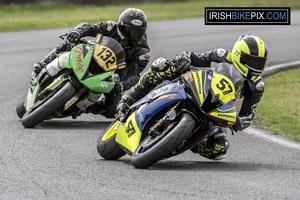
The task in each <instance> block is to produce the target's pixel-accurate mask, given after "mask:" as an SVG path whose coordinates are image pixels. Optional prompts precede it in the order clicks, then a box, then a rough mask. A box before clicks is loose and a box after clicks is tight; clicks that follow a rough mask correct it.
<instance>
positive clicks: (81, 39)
mask: <svg viewBox="0 0 300 200" xmlns="http://www.w3.org/2000/svg"><path fill="white" fill-rule="evenodd" d="M67 36H68V33H65V34H63V35H60V36H59V38H60V39H62V40H65V41H67ZM78 43H84V44H88V43H89V41H88V40H86V39H84V38H80V39H79V41H78Z"/></svg>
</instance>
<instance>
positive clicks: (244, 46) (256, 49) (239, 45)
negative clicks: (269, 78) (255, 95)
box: [232, 35, 268, 79]
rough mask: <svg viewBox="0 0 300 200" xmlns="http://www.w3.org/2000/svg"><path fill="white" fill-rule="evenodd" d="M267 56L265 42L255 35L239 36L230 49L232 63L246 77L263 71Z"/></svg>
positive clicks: (249, 77) (257, 74)
mask: <svg viewBox="0 0 300 200" xmlns="http://www.w3.org/2000/svg"><path fill="white" fill-rule="evenodd" d="M267 56H268V49H267V46H266V44H265V43H264V42H263V41H262V40H261V39H260V38H259V37H257V36H253V35H244V36H240V37H239V39H238V41H236V43H235V44H234V46H233V49H232V63H233V64H234V66H235V67H236V68H237V69H238V70H239V71H240V72H241V74H242V75H243V76H244V77H245V78H248V79H251V78H252V76H259V75H261V73H262V72H263V71H264V68H265V65H266V61H267Z"/></svg>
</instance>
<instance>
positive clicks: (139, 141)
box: [97, 63, 243, 168]
mask: <svg viewBox="0 0 300 200" xmlns="http://www.w3.org/2000/svg"><path fill="white" fill-rule="evenodd" d="M242 84H243V76H242V75H241V74H240V72H239V71H238V70H236V69H235V67H234V66H233V65H232V64H225V63H221V64H218V65H216V66H215V67H214V68H212V69H211V68H210V69H208V70H205V69H202V70H199V69H197V70H192V71H190V72H188V73H186V74H184V75H182V76H180V77H179V79H177V80H176V81H173V82H171V83H170V84H168V85H166V86H164V87H161V88H159V89H156V90H153V91H152V92H150V93H149V94H148V95H147V96H145V97H144V98H142V99H141V100H139V101H138V102H136V103H135V104H133V105H132V106H131V107H130V109H129V111H128V112H127V114H126V116H125V118H123V120H122V121H119V120H118V119H116V120H115V121H114V122H112V123H111V125H110V126H109V127H108V128H107V129H106V130H105V131H104V132H103V133H102V134H101V135H100V137H99V139H98V141H97V150H98V153H99V154H100V156H101V157H103V158H104V159H107V160H116V159H119V158H121V157H122V156H124V155H125V154H128V155H130V156H131V163H132V165H134V166H135V167H136V168H147V167H149V166H150V165H152V164H154V163H156V162H157V161H159V160H161V159H165V158H169V157H172V156H176V155H178V154H180V153H183V152H184V151H186V150H188V149H191V148H192V147H194V146H195V145H196V144H197V143H199V142H200V141H203V140H204V139H205V138H207V137H209V136H210V135H211V134H212V133H211V131H210V130H211V128H212V127H214V126H222V127H230V126H231V125H233V124H234V123H235V122H236V115H237V114H236V107H235V105H234V100H235V95H236V94H237V93H238V91H240V89H241V88H242Z"/></svg>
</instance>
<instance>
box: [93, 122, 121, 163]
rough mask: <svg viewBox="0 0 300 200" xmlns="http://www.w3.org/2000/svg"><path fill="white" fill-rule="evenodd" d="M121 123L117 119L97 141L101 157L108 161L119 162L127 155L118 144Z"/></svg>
mask: <svg viewBox="0 0 300 200" xmlns="http://www.w3.org/2000/svg"><path fill="white" fill-rule="evenodd" d="M119 123H120V121H119V120H117V119H115V120H114V121H113V122H112V123H111V124H110V125H109V127H108V128H107V129H106V130H105V131H103V132H102V134H101V135H100V136H99V138H98V140H97V150H98V153H99V155H100V156H101V157H102V158H104V159H106V160H117V159H119V158H121V157H122V156H124V155H125V152H124V151H123V150H122V149H121V147H120V146H119V144H118V143H117V142H116V133H117V127H118V125H119Z"/></svg>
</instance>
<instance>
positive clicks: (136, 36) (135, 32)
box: [125, 26, 146, 44]
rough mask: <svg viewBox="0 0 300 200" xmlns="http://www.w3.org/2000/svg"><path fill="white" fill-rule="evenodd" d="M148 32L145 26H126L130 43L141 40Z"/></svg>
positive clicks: (126, 33)
mask: <svg viewBox="0 0 300 200" xmlns="http://www.w3.org/2000/svg"><path fill="white" fill-rule="evenodd" d="M145 33H146V29H145V28H135V27H131V26H126V27H125V35H126V36H127V40H128V42H129V43H130V44H137V43H139V42H140V41H141V39H142V38H143V37H144V35H145Z"/></svg>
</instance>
